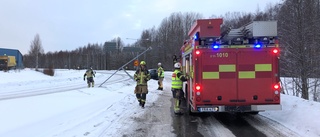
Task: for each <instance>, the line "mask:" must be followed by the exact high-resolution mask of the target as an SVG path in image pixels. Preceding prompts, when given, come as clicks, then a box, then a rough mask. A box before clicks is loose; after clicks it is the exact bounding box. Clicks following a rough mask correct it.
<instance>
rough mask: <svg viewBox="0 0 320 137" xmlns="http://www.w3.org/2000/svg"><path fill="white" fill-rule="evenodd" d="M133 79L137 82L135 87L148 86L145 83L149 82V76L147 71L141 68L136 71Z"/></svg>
mask: <svg viewBox="0 0 320 137" xmlns="http://www.w3.org/2000/svg"><path fill="white" fill-rule="evenodd" d="M133 78H134V80H135V81H137V85H145V86H147V85H148V83H147V82H148V81H149V80H150V78H151V76H150V74H149V71H148V70H147V69H145V70H141V68H140V69H138V70H137V71H136V73H135V74H134V77H133Z"/></svg>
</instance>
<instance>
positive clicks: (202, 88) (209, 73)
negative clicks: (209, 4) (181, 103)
mask: <svg viewBox="0 0 320 137" xmlns="http://www.w3.org/2000/svg"><path fill="white" fill-rule="evenodd" d="M222 23H223V20H222V19H202V20H197V21H196V22H195V24H194V25H193V26H192V27H191V30H190V31H189V33H188V35H189V37H190V39H189V40H187V41H185V42H184V45H183V46H182V48H181V52H182V54H181V59H180V62H181V64H182V66H183V67H182V71H183V72H184V73H186V74H189V77H190V78H189V79H188V81H186V82H184V84H183V88H184V93H185V94H184V95H185V98H186V102H187V108H188V110H189V112H190V113H198V112H199V113H200V112H251V113H254V114H258V113H259V111H266V110H281V105H280V76H279V44H278V40H277V22H276V21H254V22H252V23H249V24H247V25H245V26H243V27H240V28H236V29H229V30H227V31H226V32H223V33H221V32H220V31H221V30H220V26H221V25H222Z"/></svg>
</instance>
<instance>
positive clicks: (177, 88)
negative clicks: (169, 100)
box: [171, 62, 188, 114]
mask: <svg viewBox="0 0 320 137" xmlns="http://www.w3.org/2000/svg"><path fill="white" fill-rule="evenodd" d="M180 69H181V64H180V63H179V62H177V63H175V64H174V72H173V73H172V83H171V91H172V96H173V98H174V107H173V108H174V113H175V114H182V111H181V110H180V104H181V101H182V99H183V96H184V95H183V90H182V82H183V81H187V79H188V76H187V75H183V74H182V72H181V71H180Z"/></svg>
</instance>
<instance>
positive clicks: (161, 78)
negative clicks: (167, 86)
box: [158, 62, 164, 90]
mask: <svg viewBox="0 0 320 137" xmlns="http://www.w3.org/2000/svg"><path fill="white" fill-rule="evenodd" d="M158 78H159V80H158V85H159V87H158V90H163V79H164V70H163V68H162V66H161V63H160V62H159V63H158Z"/></svg>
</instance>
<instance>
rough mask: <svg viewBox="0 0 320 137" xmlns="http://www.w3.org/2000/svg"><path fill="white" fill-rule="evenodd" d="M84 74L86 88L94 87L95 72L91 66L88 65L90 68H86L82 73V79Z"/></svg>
mask: <svg viewBox="0 0 320 137" xmlns="http://www.w3.org/2000/svg"><path fill="white" fill-rule="evenodd" d="M86 76H87V83H88V88H90V86H92V87H94V80H93V77H95V72H94V71H93V69H92V67H90V69H87V71H86V72H85V73H84V75H83V80H84V81H85V78H86Z"/></svg>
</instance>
